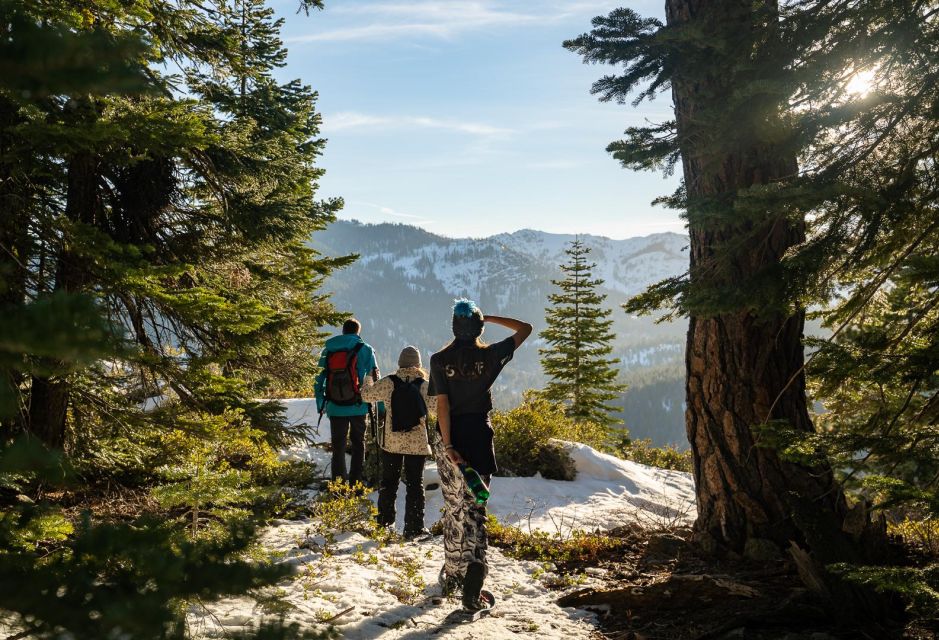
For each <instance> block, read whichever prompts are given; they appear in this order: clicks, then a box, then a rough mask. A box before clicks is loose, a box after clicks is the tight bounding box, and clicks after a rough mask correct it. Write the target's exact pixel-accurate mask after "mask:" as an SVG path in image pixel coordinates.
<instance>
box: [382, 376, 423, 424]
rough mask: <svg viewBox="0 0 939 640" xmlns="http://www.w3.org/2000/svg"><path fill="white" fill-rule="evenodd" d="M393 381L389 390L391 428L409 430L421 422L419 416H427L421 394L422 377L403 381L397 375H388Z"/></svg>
mask: <svg viewBox="0 0 939 640" xmlns="http://www.w3.org/2000/svg"><path fill="white" fill-rule="evenodd" d="M388 377H389V378H391V382H392V383H394V386H395V388H394V390H393V391H392V392H391V430H392V431H395V432H401V431H410V430H411V429H413V428H414V427H417V426H419V425H420V424H421V418H424V417H426V416H427V404H426V403H425V402H424V396H422V395H421V385H422V384H424V379H423V378H414V379H413V380H411V381H410V382H405V381H404V380H402V379H401V378H399V377H398V376H388Z"/></svg>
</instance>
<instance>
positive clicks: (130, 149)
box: [0, 0, 348, 456]
mask: <svg viewBox="0 0 939 640" xmlns="http://www.w3.org/2000/svg"><path fill="white" fill-rule="evenodd" d="M17 16H18V18H17V19H18V20H19V21H18V22H15V24H14V26H15V25H20V23H21V22H22V24H23V25H28V24H29V21H30V20H32V21H35V20H36V16H42V17H43V18H45V19H48V22H47V23H45V24H46V25H47V26H45V27H42V29H46V30H50V33H52V35H51V36H49V37H53V36H55V37H59V36H61V38H60V39H65V40H68V42H67V43H65V44H63V45H62V47H60V48H59V49H56V50H55V51H56V52H58V53H61V52H62V51H61V49H62V48H63V47H67V46H68V47H77V46H79V45H78V44H77V43H78V42H79V41H81V42H83V43H84V45H83V46H85V47H86V50H87V52H90V54H91V55H87V56H73V58H74V62H73V63H71V64H78V63H79V62H80V61H82V60H84V61H86V62H87V63H88V69H87V70H86V73H85V74H84V75H82V74H78V73H74V74H73V73H71V71H73V70H74V69H72V68H71V67H70V72H69V74H63V76H62V77H66V75H67V77H68V78H69V81H68V82H65V81H64V80H62V81H61V82H59V84H57V85H56V84H51V83H54V82H58V81H57V80H56V78H59V76H58V75H55V74H47V75H46V76H44V77H46V79H47V80H48V81H49V83H50V84H48V85H47V86H45V87H44V88H43V90H44V92H45V93H44V94H43V95H45V94H48V95H49V97H48V98H46V97H42V96H40V95H39V94H37V93H33V92H28V91H23V90H21V89H20V85H21V84H23V83H27V82H32V81H31V80H29V78H30V77H32V76H29V74H30V73H32V72H31V71H30V69H32V67H31V66H30V65H29V62H30V60H26V61H25V62H26V65H25V66H24V67H23V69H24V70H23V72H22V74H21V75H20V76H17V75H13V76H8V77H5V79H4V80H5V81H6V84H4V85H3V88H2V89H0V182H2V184H3V186H2V187H0V202H2V203H3V208H4V215H3V222H0V245H2V246H3V247H4V249H5V250H4V251H3V252H2V253H0V256H2V257H0V273H3V274H4V280H5V285H6V286H5V287H4V288H3V291H2V293H0V299H2V300H8V301H10V302H11V303H19V302H23V301H27V300H36V301H42V300H43V299H45V298H46V297H49V296H52V295H56V294H62V293H75V294H80V293H85V294H88V295H90V296H92V297H93V299H94V302H95V305H96V307H97V309H98V311H99V312H100V314H101V315H103V316H104V317H107V318H108V325H107V326H108V328H109V331H108V337H109V340H110V341H111V342H112V343H122V350H121V355H120V358H119V359H117V360H111V361H108V362H99V363H97V364H96V365H94V366H93V367H92V368H91V369H85V370H81V371H77V372H71V373H67V374H61V375H53V374H52V372H53V371H58V370H59V369H61V360H62V357H61V355H60V354H51V355H48V356H36V357H31V358H29V359H28V361H27V363H26V366H25V367H24V368H25V369H26V370H28V371H29V372H30V373H29V374H28V375H24V377H23V379H22V381H21V382H20V383H18V384H17V385H16V389H17V395H19V396H20V397H19V399H18V401H17V402H18V405H19V406H20V408H21V410H20V411H19V412H18V414H17V415H16V416H15V417H14V418H12V419H4V420H3V423H2V430H3V432H4V433H6V434H8V435H11V434H16V433H21V432H31V433H34V434H36V435H38V436H39V437H41V438H42V439H43V440H44V441H45V442H47V443H48V444H50V445H52V446H63V445H64V446H66V447H67V448H69V449H70V450H72V451H73V453H74V454H76V455H79V456H81V455H84V454H86V453H89V452H91V451H94V450H95V449H96V448H97V447H96V446H95V440H96V439H97V438H122V439H123V440H124V441H125V442H138V441H140V440H145V439H146V438H145V437H142V435H143V434H148V433H151V432H152V431H153V430H154V429H157V428H159V427H158V425H160V424H166V423H167V422H168V420H167V418H168V414H173V415H174V417H176V418H177V419H180V418H182V419H183V421H185V418H184V417H183V416H184V415H185V414H186V413H187V412H190V413H191V412H198V413H209V414H215V415H219V414H222V413H224V412H230V411H232V410H240V411H241V412H242V413H243V415H244V416H245V417H246V419H247V420H249V421H250V422H251V423H252V425H253V426H254V427H256V428H257V429H258V430H259V438H260V440H259V441H260V442H266V443H267V444H269V445H272V446H276V445H278V444H282V443H283V441H284V439H285V438H286V437H290V436H291V435H292V434H290V433H288V432H285V431H284V428H283V426H282V424H281V418H280V416H279V415H278V411H277V408H276V405H262V404H259V403H257V402H254V401H252V400H251V398H252V397H256V396H257V395H259V394H261V393H263V392H265V391H267V390H269V389H271V388H274V387H280V386H285V387H290V386H294V387H298V386H301V385H302V384H303V383H304V382H305V379H306V378H307V377H308V376H309V375H310V374H311V371H312V367H313V364H312V361H311V358H310V357H309V353H310V351H311V350H313V349H314V348H315V347H316V344H317V343H318V341H319V340H320V338H321V336H320V335H319V334H318V333H317V327H319V326H321V325H323V324H328V323H330V322H333V321H335V320H336V319H337V317H338V316H337V314H336V313H335V312H334V310H333V309H332V307H331V306H330V305H329V303H328V301H327V300H326V298H325V296H323V295H322V294H319V293H317V288H318V286H319V285H320V284H321V282H322V280H323V278H324V277H325V276H326V275H327V274H328V273H329V272H330V271H331V270H332V269H333V268H335V267H337V266H340V265H342V264H345V263H347V262H348V259H346V258H339V259H322V258H320V257H319V256H318V255H317V254H316V253H315V252H314V251H313V250H311V249H309V248H308V247H307V245H306V241H307V240H308V237H309V235H310V233H311V232H313V231H315V230H317V229H322V228H323V227H324V226H325V225H326V224H327V223H328V222H329V221H331V220H332V219H333V215H334V212H335V211H336V209H337V208H338V207H339V206H340V205H341V202H339V201H330V202H317V201H315V200H314V196H315V185H316V180H317V179H318V178H319V176H320V175H321V173H322V171H321V170H320V169H318V168H316V167H315V166H314V161H315V160H316V158H317V157H318V156H319V154H320V153H321V151H322V147H323V141H322V140H320V139H318V138H317V134H318V127H319V115H318V114H317V113H316V112H315V111H314V108H313V104H314V100H315V97H316V96H315V94H314V93H313V92H312V91H311V90H310V89H309V88H308V87H305V86H303V85H301V84H300V83H299V82H295V81H294V82H288V83H286V84H280V83H278V82H277V81H276V80H275V79H274V78H273V75H272V73H273V71H274V70H275V69H276V68H277V67H279V66H282V65H283V62H284V59H285V55H286V51H285V50H284V49H283V46H282V44H281V42H280V40H279V38H278V35H277V33H278V31H279V29H280V22H279V21H277V20H275V19H274V18H273V11H272V10H271V9H270V8H267V7H264V5H263V4H262V3H261V2H256V1H251V0H245V2H241V3H236V4H235V5H226V4H218V5H217V6H216V5H201V4H189V3H184V4H183V5H177V4H175V3H164V2H161V1H159V0H154V1H153V2H145V3H143V4H140V5H134V6H133V7H131V8H122V7H121V6H119V5H95V6H94V7H91V8H88V9H83V10H80V11H79V10H70V9H67V8H65V7H64V6H59V5H56V4H55V3H54V2H52V3H47V2H39V3H28V4H27V5H24V6H22V7H20V10H19V12H18V13H17ZM21 26H22V25H21ZM37 29H39V30H40V31H42V29H40V28H39V27H30V28H26V27H23V28H19V27H16V28H15V29H14V30H13V32H11V38H12V42H13V44H12V45H10V46H11V47H13V48H11V49H10V50H9V51H7V50H6V49H4V50H3V51H0V53H3V54H6V53H10V54H11V55H12V54H13V53H17V54H19V55H25V54H26V53H33V54H35V57H36V65H38V67H39V68H40V69H44V68H45V67H44V66H43V65H44V64H45V62H43V61H46V60H47V57H46V56H45V54H44V53H43V51H42V50H41V48H37V45H36V43H35V42H34V40H36V38H39V37H40V36H41V35H42V33H40V31H37ZM43 33H44V32H43ZM56 34H58V35H56ZM63 34H70V35H67V36H66V35H63ZM83 34H84V35H85V36H87V37H86V38H84V39H83V38H81V37H80V36H82V35H83ZM43 37H45V36H43ZM86 40H87V42H86ZM102 43H104V44H102ZM105 44H107V45H108V46H109V47H110V49H108V51H110V52H111V54H113V55H112V57H113V59H114V60H115V61H117V60H121V61H126V64H125V63H122V65H123V66H121V67H120V68H116V67H113V66H109V65H108V64H107V60H109V59H110V58H108V57H107V56H106V55H104V52H102V51H99V49H100V48H101V47H104V46H105ZM14 45H15V46H14ZM50 46H51V45H50ZM131 53H133V55H130V54H131ZM99 54H101V55H99ZM168 59H172V60H173V61H174V66H176V67H178V68H179V69H180V70H181V72H182V75H181V76H168V75H164V74H162V73H161V72H160V71H158V70H157V68H158V66H157V65H159V64H160V63H162V62H164V61H166V60H168ZM23 62H24V61H23V60H17V64H22V63H23ZM115 64H116V62H115ZM125 67H126V69H125ZM134 70H136V74H137V75H133V74H132V73H131V72H132V71H134ZM37 75H42V74H37ZM82 77H86V80H87V81H86V83H85V84H83V85H81V86H77V85H76V82H77V80H75V79H74V78H82ZM127 77H132V78H133V79H134V80H135V82H130V81H128V80H126V78H127ZM179 87H182V88H184V89H185V92H186V95H185V97H175V96H176V95H177V94H178V92H176V89H177V88H179ZM62 355H64V354H62ZM24 373H25V372H24ZM148 396H161V397H163V398H164V401H165V402H164V404H165V405H166V406H165V407H164V409H163V410H161V411H153V412H148V411H145V410H143V408H142V405H141V400H143V399H145V398H147V397H148ZM173 405H176V406H175V407H174V406H173ZM115 416H117V417H118V418H119V419H118V420H117V421H115V420H113V419H112V418H113V417H115ZM118 425H120V426H119V427H118Z"/></svg>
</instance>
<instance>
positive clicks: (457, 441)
mask: <svg viewBox="0 0 939 640" xmlns="http://www.w3.org/2000/svg"><path fill="white" fill-rule="evenodd" d="M487 323H489V324H497V325H501V326H503V327H506V328H507V329H509V330H511V331H513V332H514V333H513V335H511V336H509V337H508V338H505V339H504V340H501V341H499V342H496V343H495V344H492V345H487V344H485V343H484V342H482V340H481V336H482V333H483V329H484V326H485V324H487ZM452 326H453V336H454V339H453V342H451V343H450V344H449V345H447V346H446V347H444V348H443V349H442V350H441V351H438V352H437V353H435V354H434V355H433V356H432V357H431V359H430V375H431V382H432V385H433V391H432V392H433V393H435V394H436V396H437V420H438V426H439V430H440V438H439V440H438V441H437V442H436V443H435V446H434V454H435V457H436V458H437V468H438V471H439V473H440V480H441V485H442V489H443V493H444V500H445V505H444V516H443V533H444V567H443V570H442V571H441V583H442V584H443V587H444V591H445V592H450V591H452V590H454V589H455V588H456V587H457V586H458V585H462V589H463V606H464V607H465V608H466V609H470V610H476V609H482V608H486V607H488V606H491V604H492V603H491V602H486V599H485V598H481V595H480V594H481V593H482V587H483V583H484V581H485V578H486V574H487V573H488V565H487V563H486V546H487V541H486V526H485V525H486V507H485V505H484V504H483V505H481V504H477V503H476V501H475V500H474V498H473V495H472V493H471V492H470V491H469V489H468V487H467V485H466V482H465V480H464V479H463V474H462V472H461V470H460V466H461V465H468V466H470V467H472V468H473V469H475V470H476V471H477V472H478V473H479V474H480V476H482V478H483V481H484V482H485V483H486V485H487V486H488V485H489V481H490V479H491V476H492V474H493V473H495V471H496V470H497V464H496V455H495V450H494V447H493V430H492V423H491V422H490V420H489V412H490V411H491V410H492V392H491V388H492V385H493V383H494V382H495V381H496V378H497V377H498V376H499V373H500V372H501V371H502V369H503V367H505V365H506V364H507V363H508V362H509V360H511V359H512V356H513V354H514V353H515V350H516V349H517V348H518V347H519V346H520V345H521V344H522V342H524V341H525V339H526V338H528V336H529V335H531V331H532V326H531V325H530V324H528V323H527V322H522V321H521V320H515V319H512V318H502V317H499V316H484V315H483V313H482V311H481V310H480V309H479V307H477V306H476V304H475V303H474V302H472V301H470V300H458V301H457V302H456V304H455V305H454V307H453V322H452Z"/></svg>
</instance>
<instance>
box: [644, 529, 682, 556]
mask: <svg viewBox="0 0 939 640" xmlns="http://www.w3.org/2000/svg"><path fill="white" fill-rule="evenodd" d="M687 546H688V543H686V542H685V541H684V540H682V539H681V538H679V537H678V536H673V535H672V534H670V533H663V534H659V535H655V536H652V537H651V538H649V544H648V545H647V546H646V551H647V552H648V553H654V554H660V555H663V556H670V557H672V556H677V555H678V554H679V553H680V552H681V551H683V550H685V549H686V548H687Z"/></svg>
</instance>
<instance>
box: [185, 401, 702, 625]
mask: <svg viewBox="0 0 939 640" xmlns="http://www.w3.org/2000/svg"><path fill="white" fill-rule="evenodd" d="M285 405H286V407H287V414H288V420H290V421H291V422H293V423H295V424H300V423H306V424H315V423H316V418H317V416H316V413H315V407H313V403H312V401H309V400H288V401H285ZM314 439H315V440H316V441H318V442H325V441H328V440H329V426H328V420H327V419H324V420H323V424H322V426H321V427H320V431H319V433H318V434H317V435H316V436H315V438H314ZM567 446H568V449H569V451H570V454H571V456H572V458H573V459H574V461H575V464H576V466H577V471H578V473H577V479H576V480H574V481H572V482H563V481H555V480H545V479H543V478H541V477H538V476H536V477H533V478H493V481H492V486H491V490H492V497H491V498H490V501H489V511H490V513H493V514H495V516H496V517H497V518H499V520H501V521H503V522H506V523H509V524H514V525H516V526H519V527H521V528H522V529H524V530H528V529H531V530H536V529H537V530H543V531H548V532H551V533H558V534H560V535H562V536H565V537H566V536H568V535H570V534H571V532H572V531H573V530H575V529H580V530H594V529H609V528H612V527H615V526H620V525H624V524H628V523H630V522H638V523H639V524H642V525H645V526H651V527H660V526H669V525H673V524H684V523H690V522H691V520H692V519H693V518H694V487H693V483H692V480H691V477H690V475H689V474H686V473H681V472H677V471H666V470H662V469H655V468H651V467H647V466H644V465H640V464H636V463H633V462H628V461H624V460H620V459H618V458H615V457H612V456H608V455H605V454H603V453H600V452H598V451H595V450H594V449H591V448H590V447H588V446H585V445H582V444H576V443H568V444H567ZM283 455H284V457H285V458H288V459H303V460H310V461H313V462H316V463H318V464H322V465H323V466H324V467H325V466H326V465H328V455H327V454H326V453H325V452H324V451H323V450H322V449H320V448H317V447H302V446H297V447H295V448H292V449H289V450H287V451H284V452H283ZM424 480H425V487H427V490H426V497H427V524H428V525H430V524H431V523H432V522H433V521H434V520H436V519H437V517H438V515H439V512H440V508H441V507H442V496H441V492H440V489H439V484H438V478H437V468H436V465H435V464H433V462H432V461H431V462H429V463H428V465H427V466H426V468H425V471H424ZM403 493H404V491H403V488H402V490H401V491H400V492H399V495H398V518H399V523H398V530H399V531H400V528H401V522H400V520H401V518H402V516H403V511H404V504H403V497H404V496H403ZM374 497H375V496H374V494H373V496H372V498H373V499H374ZM311 525H312V523H311V522H309V521H281V522H277V523H275V525H274V526H272V527H271V528H270V529H268V530H267V531H266V532H265V533H264V535H263V537H262V542H263V543H264V544H265V546H267V547H268V548H269V549H271V550H274V551H276V552H279V553H280V554H282V560H281V561H282V562H288V563H290V564H293V565H295V566H296V567H297V574H296V575H295V577H294V578H292V579H290V580H289V581H287V582H285V583H284V584H283V585H281V587H280V589H281V594H280V595H281V596H282V597H283V599H284V600H285V601H286V602H288V603H290V605H292V607H293V609H292V610H291V611H290V612H289V613H288V614H287V619H288V620H289V621H291V622H298V623H300V624H301V625H304V626H306V625H311V626H312V625H317V624H321V623H322V622H323V621H324V620H327V619H329V618H331V617H333V616H336V615H337V614H340V613H341V614H342V615H339V616H338V617H336V618H335V619H333V620H331V621H330V623H331V624H334V625H336V627H337V628H338V629H339V630H340V632H341V633H342V635H343V637H345V638H349V639H353V640H354V639H370V638H379V637H381V638H394V639H397V638H400V639H408V640H418V639H422V638H431V637H434V638H436V637H442V638H492V639H494V640H500V639H505V638H517V637H518V636H519V634H525V633H531V634H536V635H537V634H540V635H542V636H547V637H565V638H569V639H572V640H573V639H577V638H588V637H589V636H590V633H591V631H592V630H593V629H594V626H593V619H594V618H593V615H592V614H590V613H588V612H585V611H579V610H574V609H562V608H561V607H559V606H557V604H555V601H556V599H557V598H558V596H559V593H558V592H557V591H552V590H549V589H548V588H547V587H546V586H545V584H544V583H545V581H546V580H548V579H550V578H551V574H550V568H549V570H548V571H547V572H545V567H543V566H541V565H540V564H539V563H536V562H526V561H518V560H514V559H512V558H508V557H506V556H505V555H503V554H502V553H501V552H500V551H499V550H498V549H495V548H490V550H489V563H490V573H489V577H488V579H487V582H486V588H487V589H489V590H491V591H492V592H493V593H495V594H496V597H497V598H498V606H497V608H496V609H495V610H494V611H493V613H492V614H491V616H488V617H484V618H483V619H481V620H479V621H477V622H473V623H471V624H463V625H459V624H454V623H452V622H450V621H449V619H448V617H447V616H448V615H450V614H451V613H452V612H453V611H454V610H456V609H458V608H459V603H458V601H456V600H443V601H442V602H441V601H440V599H439V598H437V597H436V596H438V595H439V593H440V591H439V587H438V586H437V574H438V572H439V570H440V567H441V566H442V565H443V549H442V542H441V538H440V537H437V538H434V539H433V540H429V541H426V542H421V543H416V542H414V543H402V544H391V545H387V546H385V547H381V548H379V547H378V546H377V545H376V543H375V542H373V541H370V540H368V539H366V538H364V537H362V536H360V535H358V534H352V533H347V534H342V535H340V536H338V538H337V541H336V543H335V545H333V548H332V549H330V551H329V553H327V554H325V555H324V553H322V551H321V550H319V549H318V547H317V545H308V544H305V541H307V540H308V539H309V538H310V534H311V531H310V530H311ZM307 547H312V548H307ZM405 574H410V575H411V578H410V579H405V578H404V577H403V576H404V575H405ZM418 576H419V577H418ZM596 579H597V576H593V577H591V576H588V577H587V581H588V582H587V584H589V583H590V581H591V580H596ZM419 581H422V582H423V583H424V584H425V585H426V587H425V588H424V589H423V590H422V591H419V590H415V591H414V592H412V593H411V594H410V595H411V596H412V597H411V598H408V597H405V598H404V599H405V600H409V599H410V600H411V601H412V604H404V603H402V601H401V595H402V594H401V588H402V587H403V586H407V585H412V586H413V585H414V584H416V583H418V582H419ZM579 586H581V587H582V586H584V585H583V584H581V585H579ZM392 592H395V593H392ZM260 617H261V611H260V610H258V608H257V606H256V605H255V602H254V601H253V600H250V599H248V598H237V599H227V600H222V601H220V602H216V603H212V604H209V605H207V608H206V609H205V610H201V611H194V612H193V613H192V615H191V616H190V622H191V623H192V626H193V629H194V631H196V632H197V633H200V634H202V635H204V636H207V637H212V636H218V635H221V632H231V631H234V630H237V629H240V628H242V627H244V626H246V625H250V624H252V623H253V622H256V621H257V620H258V619H259V618H260Z"/></svg>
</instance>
